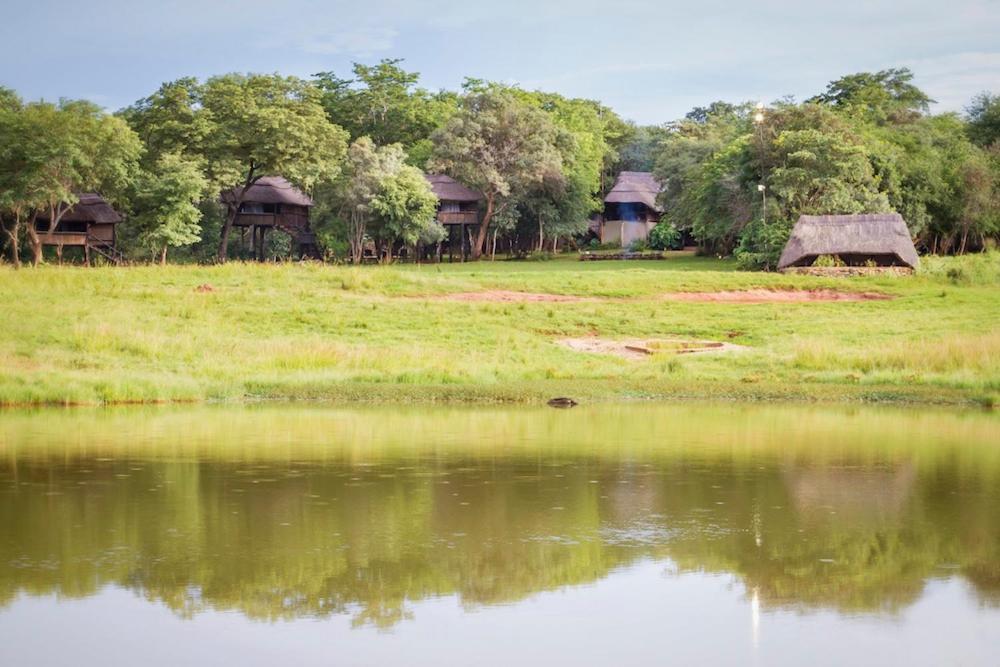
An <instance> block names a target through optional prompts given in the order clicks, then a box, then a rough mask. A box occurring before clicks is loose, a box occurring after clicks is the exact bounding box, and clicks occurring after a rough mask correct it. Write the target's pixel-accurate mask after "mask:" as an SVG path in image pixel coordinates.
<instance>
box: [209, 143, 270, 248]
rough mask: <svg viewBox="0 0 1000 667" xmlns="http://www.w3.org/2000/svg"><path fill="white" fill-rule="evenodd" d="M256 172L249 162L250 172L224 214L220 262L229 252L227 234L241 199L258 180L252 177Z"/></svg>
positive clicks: (220, 242) (231, 226) (257, 177)
mask: <svg viewBox="0 0 1000 667" xmlns="http://www.w3.org/2000/svg"><path fill="white" fill-rule="evenodd" d="M256 171H257V165H256V164H255V163H254V162H253V161H251V162H250V170H249V171H248V172H247V178H246V180H245V181H244V182H243V187H242V188H240V190H239V192H237V193H236V199H235V201H233V202H229V210H228V211H227V212H226V222H225V224H223V226H222V234H221V237H220V238H219V252H218V259H219V261H220V262H225V261H226V255H227V254H228V251H229V232H230V230H231V229H232V228H233V223H234V222H236V216H237V215H239V212H240V206H241V205H242V204H243V198H244V197H246V194H247V190H249V189H250V186H251V185H253V184H254V183H256V182H257V181H258V179H260V176H254V173H255V172H256Z"/></svg>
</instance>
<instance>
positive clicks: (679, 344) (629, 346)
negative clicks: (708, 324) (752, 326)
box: [556, 336, 748, 359]
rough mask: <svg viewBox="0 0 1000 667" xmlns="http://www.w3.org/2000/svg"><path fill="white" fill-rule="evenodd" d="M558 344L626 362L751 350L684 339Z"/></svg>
mask: <svg viewBox="0 0 1000 667" xmlns="http://www.w3.org/2000/svg"><path fill="white" fill-rule="evenodd" d="M556 342H557V343H558V344H560V345H562V346H563V347H568V348H569V349H571V350H573V351H575V352H588V353H591V354H612V355H615V356H617V357H621V358H622V359H645V358H646V357H649V356H652V355H654V354H718V353H720V352H738V351H741V350H746V349H748V348H747V347H745V346H743V345H736V344H734V343H723V342H718V341H712V340H686V339H681V338H626V339H612V338H599V337H597V336H587V337H586V338H560V339H559V340H557V341H556Z"/></svg>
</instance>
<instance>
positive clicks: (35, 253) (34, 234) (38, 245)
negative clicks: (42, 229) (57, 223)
mask: <svg viewBox="0 0 1000 667" xmlns="http://www.w3.org/2000/svg"><path fill="white" fill-rule="evenodd" d="M28 240H29V241H30V242H31V254H32V260H31V263H32V265H33V266H38V265H39V264H41V262H42V240H41V239H40V238H38V230H37V229H35V220H34V216H32V220H31V223H30V224H29V225H28Z"/></svg>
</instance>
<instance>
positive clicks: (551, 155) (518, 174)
mask: <svg viewBox="0 0 1000 667" xmlns="http://www.w3.org/2000/svg"><path fill="white" fill-rule="evenodd" d="M557 134H558V132H557V129H556V126H555V124H554V123H553V122H552V121H551V120H550V119H549V118H548V117H547V116H546V114H545V113H544V112H543V111H541V110H539V109H537V108H534V107H532V106H530V105H528V104H526V103H524V102H521V101H519V100H517V99H515V97H514V96H513V95H512V94H511V93H509V92H507V91H502V90H487V91H484V92H473V93H468V94H467V95H466V96H465V98H464V99H463V100H462V109H461V110H460V111H459V112H458V113H457V114H456V115H455V116H454V117H452V118H451V120H449V121H448V123H447V124H446V125H445V126H444V127H443V128H441V129H440V130H438V131H437V132H435V133H434V135H433V137H432V140H433V142H434V153H433V157H432V158H431V161H430V163H429V168H430V169H431V170H432V171H441V172H443V173H447V174H449V175H451V176H452V177H454V178H456V179H458V180H459V181H461V182H463V183H465V184H466V185H468V186H469V187H473V188H476V189H478V190H479V191H481V192H482V193H483V195H484V197H485V200H486V211H485V213H484V215H483V219H482V222H481V223H480V225H479V230H478V233H477V235H476V240H475V242H474V244H473V247H472V256H473V258H474V259H478V258H479V257H480V256H481V255H482V252H483V248H484V247H485V244H486V238H487V234H488V233H489V229H490V223H491V222H492V220H493V217H494V215H496V214H497V213H501V212H503V211H505V210H506V209H507V208H508V207H509V206H511V205H512V204H514V203H516V202H517V201H518V198H519V197H520V196H522V195H524V194H525V193H527V192H528V191H530V190H531V189H532V188H534V187H536V186H538V185H540V184H541V183H542V182H543V181H544V179H545V178H546V176H547V175H552V174H561V173H562V168H563V164H562V158H561V155H560V153H559V150H558V148H557V146H556V140H557Z"/></svg>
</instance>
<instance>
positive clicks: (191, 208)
mask: <svg viewBox="0 0 1000 667" xmlns="http://www.w3.org/2000/svg"><path fill="white" fill-rule="evenodd" d="M206 183H207V181H206V179H205V177H204V176H203V175H202V172H201V169H200V168H199V167H198V165H197V164H196V163H194V162H193V161H191V160H189V159H186V158H184V157H182V156H180V155H178V154H177V153H166V154H164V155H163V156H161V157H160V159H159V160H158V161H157V163H156V165H155V166H154V168H153V170H151V171H145V172H143V173H142V175H141V176H140V178H139V180H138V183H137V184H136V188H135V193H134V195H133V197H132V203H133V206H134V207H135V208H136V209H137V210H138V213H137V214H136V215H135V216H134V217H133V218H132V220H131V225H130V227H132V228H133V230H134V233H135V236H136V243H137V244H138V245H140V246H141V247H143V248H146V249H147V250H150V251H152V252H154V253H155V254H157V255H159V258H160V263H161V264H166V262H167V250H168V249H169V248H177V247H182V246H187V245H191V244H192V243H196V242H197V241H199V240H200V239H201V211H200V210H199V209H198V201H199V200H200V199H201V197H202V193H203V192H204V190H205V187H206Z"/></svg>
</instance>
